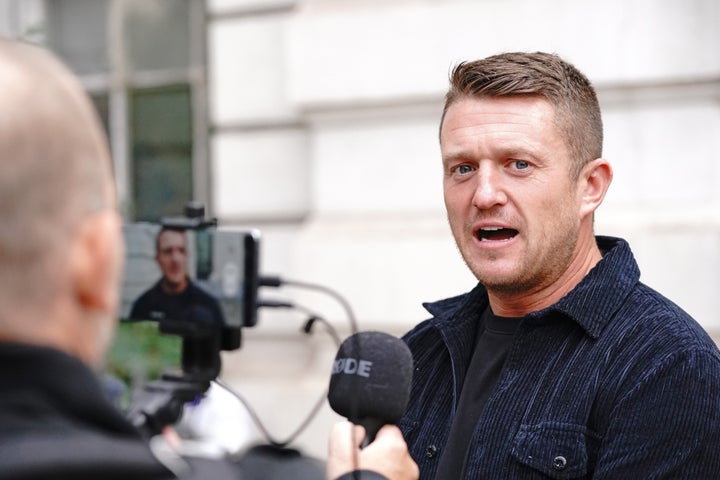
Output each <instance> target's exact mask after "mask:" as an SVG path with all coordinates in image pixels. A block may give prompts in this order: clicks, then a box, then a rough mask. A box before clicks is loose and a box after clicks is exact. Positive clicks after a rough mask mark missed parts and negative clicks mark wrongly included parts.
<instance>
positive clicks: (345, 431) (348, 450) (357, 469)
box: [326, 421, 420, 480]
mask: <svg viewBox="0 0 720 480" xmlns="http://www.w3.org/2000/svg"><path fill="white" fill-rule="evenodd" d="M364 438H365V429H364V428H363V427H361V426H359V425H354V424H352V423H351V422H348V421H345V422H340V423H337V424H335V425H334V426H333V428H332V431H331V432H330V448H329V454H328V461H327V465H326V472H327V479H328V480H335V479H341V480H344V479H353V480H355V479H359V480H375V479H380V478H385V479H389V480H417V478H418V477H419V475H420V471H419V470H418V466H417V465H416V464H415V462H414V461H413V459H412V458H411V457H410V453H409V452H408V449H407V444H406V443H405V439H404V438H403V436H402V433H401V432H400V429H398V428H397V427H396V426H394V425H385V426H383V427H382V428H381V429H380V430H379V431H378V433H377V435H376V438H375V440H374V441H373V442H372V443H371V444H370V445H368V446H367V447H366V448H364V449H362V450H360V449H359V446H360V443H362V441H363V439H364ZM351 472H354V473H351ZM370 472H374V474H376V475H373V474H371V473H370ZM378 475H381V476H382V477H380V476H378Z"/></svg>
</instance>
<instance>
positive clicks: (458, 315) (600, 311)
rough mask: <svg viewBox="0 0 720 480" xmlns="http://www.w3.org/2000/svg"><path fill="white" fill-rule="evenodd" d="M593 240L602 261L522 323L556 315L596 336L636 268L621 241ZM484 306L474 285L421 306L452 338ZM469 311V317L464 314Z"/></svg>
mask: <svg viewBox="0 0 720 480" xmlns="http://www.w3.org/2000/svg"><path fill="white" fill-rule="evenodd" d="M595 239H596V241H597V244H598V247H600V251H601V252H602V253H603V258H602V260H600V262H598V263H597V265H595V267H593V269H592V270H590V272H589V273H588V274H587V275H586V276H585V278H583V280H582V281H581V282H580V283H578V284H577V285H576V286H575V288H574V289H572V290H571V291H570V292H569V293H568V294H567V295H565V296H564V297H563V298H561V299H560V300H559V301H558V302H557V303H555V304H553V305H551V306H549V307H547V308H544V309H542V310H538V311H536V312H532V313H530V314H528V315H527V316H526V318H525V321H526V322H528V323H533V324H539V323H543V322H545V321H547V319H548V318H549V317H550V316H552V315H553V314H558V313H560V314H562V315H564V316H566V317H567V318H569V319H571V320H572V321H574V322H575V323H577V324H578V325H580V326H581V327H582V328H583V329H584V330H585V331H586V332H587V334H588V335H590V336H591V337H593V338H597V337H598V336H599V335H600V333H601V332H602V330H603V329H604V328H605V326H606V325H607V323H608V322H609V321H610V319H612V318H613V316H614V314H615V312H616V311H617V309H618V308H619V306H620V305H621V304H622V301H623V300H624V299H625V298H626V297H627V296H628V295H629V294H630V292H631V291H632V289H633V287H634V286H635V285H636V284H637V283H638V282H639V281H640V269H639V267H638V265H637V262H636V261H635V258H634V257H633V254H632V251H631V250H630V246H629V245H628V243H627V242H626V241H625V240H623V239H620V238H614V237H603V236H597V237H595ZM487 304H488V298H487V291H486V290H485V288H484V287H483V286H482V285H477V286H476V287H475V288H474V289H473V290H472V291H471V292H469V293H467V294H465V295H460V296H457V297H452V298H447V299H445V300H440V301H438V302H433V303H426V304H424V306H425V308H426V309H427V310H428V312H430V313H431V314H432V315H433V316H434V317H435V318H434V319H433V324H434V325H435V326H436V327H437V328H438V329H440V331H441V333H443V335H448V334H449V335H452V336H453V337H454V336H455V334H460V333H461V331H464V330H465V329H467V328H468V326H467V323H468V322H473V323H475V321H476V320H477V318H478V315H479V314H480V313H482V311H483V310H484V309H485V307H486V306H487ZM470 312H472V315H469V314H468V313H470ZM458 330H459V331H458ZM472 338H473V339H474V336H473V337H472Z"/></svg>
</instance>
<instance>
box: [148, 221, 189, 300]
mask: <svg viewBox="0 0 720 480" xmlns="http://www.w3.org/2000/svg"><path fill="white" fill-rule="evenodd" d="M155 248H156V252H155V260H157V263H158V266H159V267H160V270H161V271H162V275H163V277H162V280H161V281H160V285H161V287H162V288H163V290H165V291H166V292H167V293H180V292H182V291H183V290H185V288H186V287H187V284H188V277H187V241H186V238H185V232H183V231H182V230H172V229H163V230H160V232H159V233H158V236H157V239H156V242H155Z"/></svg>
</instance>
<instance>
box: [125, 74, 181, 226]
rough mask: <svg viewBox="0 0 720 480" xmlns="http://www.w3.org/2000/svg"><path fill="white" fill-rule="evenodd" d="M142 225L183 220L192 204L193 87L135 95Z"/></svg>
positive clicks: (137, 208) (136, 194) (137, 203)
mask: <svg viewBox="0 0 720 480" xmlns="http://www.w3.org/2000/svg"><path fill="white" fill-rule="evenodd" d="M130 108H131V112H130V115H131V120H130V124H131V125H132V145H133V148H132V156H133V169H132V171H133V190H134V191H133V207H134V208H133V209H134V214H135V215H134V216H135V219H136V220H147V221H157V220H159V219H160V217H163V216H177V215H181V214H182V212H183V208H184V206H185V204H186V203H187V202H188V201H190V200H192V185H193V181H192V124H191V102H190V88H189V86H187V85H179V86H172V87H162V88H154V89H144V90H135V91H133V92H131V94H130Z"/></svg>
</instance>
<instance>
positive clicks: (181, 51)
mask: <svg viewBox="0 0 720 480" xmlns="http://www.w3.org/2000/svg"><path fill="white" fill-rule="evenodd" d="M43 5H44V14H45V26H44V27H45V28H44V29H45V42H46V43H47V46H48V47H49V48H50V49H52V50H54V51H55V52H56V53H57V54H58V55H59V56H60V57H61V58H62V59H63V60H64V61H65V62H66V63H67V64H68V65H69V66H70V68H71V69H72V70H73V71H74V72H75V73H76V74H77V75H78V76H79V77H80V79H81V81H82V82H83V84H84V85H85V87H86V88H87V90H88V92H89V93H90V95H91V97H92V99H93V101H94V103H95V106H96V108H97V109H98V112H99V113H100V116H101V118H102V120H103V123H104V125H105V128H106V130H107V132H108V136H109V139H110V146H111V150H112V154H113V167H114V171H115V176H116V181H117V184H118V190H119V194H120V199H121V202H122V207H123V212H124V214H125V217H126V219H127V220H148V221H156V220H158V219H159V218H160V217H163V216H177V215H180V214H182V211H183V206H184V205H185V204H186V203H187V202H188V201H189V200H199V201H202V202H204V203H206V205H207V202H208V200H209V197H210V195H209V192H208V179H209V168H208V162H207V127H206V124H207V119H206V111H205V110H206V109H205V101H204V98H205V70H204V45H205V32H204V30H205V25H204V12H203V8H204V2H198V1H194V0H45V1H44V2H43ZM208 207H210V206H208Z"/></svg>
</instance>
